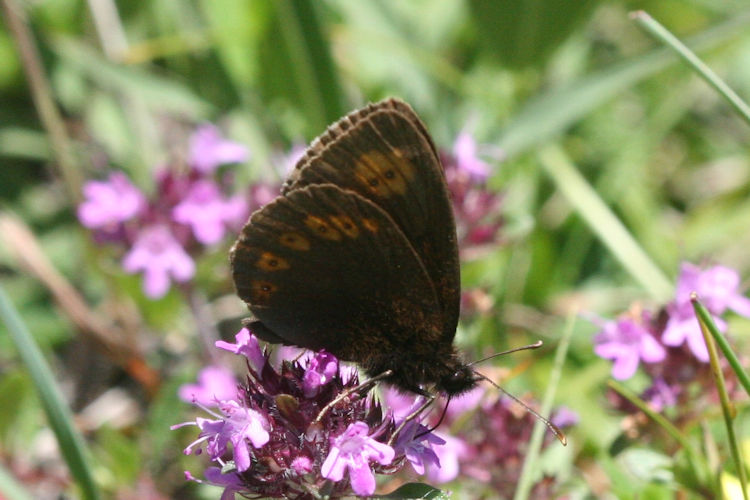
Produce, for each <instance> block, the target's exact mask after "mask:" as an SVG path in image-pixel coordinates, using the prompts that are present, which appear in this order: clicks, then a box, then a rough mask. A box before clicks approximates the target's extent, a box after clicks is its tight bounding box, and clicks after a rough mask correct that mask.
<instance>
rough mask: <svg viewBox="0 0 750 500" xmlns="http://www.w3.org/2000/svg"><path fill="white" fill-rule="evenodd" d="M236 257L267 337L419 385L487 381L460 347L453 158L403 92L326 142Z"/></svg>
mask: <svg viewBox="0 0 750 500" xmlns="http://www.w3.org/2000/svg"><path fill="white" fill-rule="evenodd" d="M230 263H231V269H232V277H233V279H234V284H235V287H236V289H237V293H238V295H239V297H240V298H241V299H242V300H243V301H244V302H245V303H247V305H248V307H249V309H250V311H251V313H252V315H253V319H252V320H250V321H249V324H248V326H249V328H250V329H251V330H252V331H253V333H254V334H255V335H256V336H257V337H258V338H260V339H262V340H265V341H268V342H271V343H282V344H288V345H295V346H299V347H303V348H307V349H312V350H319V349H325V350H327V351H329V352H330V353H332V354H334V355H335V356H336V357H338V358H339V359H341V360H344V361H353V362H356V363H357V364H359V365H360V367H362V368H363V369H364V370H365V371H366V372H367V373H368V374H369V375H370V376H377V375H379V374H384V373H386V372H389V373H390V375H388V376H387V377H385V381H386V382H389V383H391V384H392V385H394V386H396V387H397V388H399V389H401V390H404V391H411V392H414V393H417V394H423V395H427V394H428V392H426V390H425V388H426V387H433V388H434V389H435V390H436V391H437V392H440V393H443V394H446V395H448V396H453V395H456V394H460V393H463V392H465V391H468V390H469V389H471V388H473V387H475V386H476V384H477V382H478V381H479V379H480V377H479V376H478V375H477V374H476V373H475V372H474V371H473V370H472V369H471V368H470V367H469V366H468V365H467V364H465V363H464V362H463V361H462V360H461V359H460V357H459V355H458V353H457V351H456V349H455V347H454V346H453V338H454V336H455V333H456V326H457V323H458V314H459V301H460V271H459V262H458V247H457V242H456V224H455V220H454V217H453V211H452V206H451V201H450V197H449V193H448V188H447V185H446V182H445V174H444V171H443V166H442V164H441V162H440V157H439V155H438V152H437V150H436V148H435V145H434V144H433V141H432V139H431V138H430V135H429V134H428V132H427V130H426V128H425V126H424V124H423V123H422V121H421V120H420V119H419V117H418V116H417V115H416V113H415V112H414V111H413V110H412V108H411V107H410V106H409V105H408V104H406V103H405V102H403V101H401V100H398V99H395V98H390V99H386V100H384V101H381V102H378V103H375V104H370V105H368V106H366V107H364V108H362V109H359V110H356V111H353V112H351V113H350V114H348V115H347V116H345V117H343V118H341V119H340V120H339V121H338V122H336V123H334V124H333V125H331V126H330V127H328V129H327V130H326V131H325V132H324V133H323V134H322V135H321V136H319V137H318V138H317V139H315V140H314V141H313V142H312V144H311V145H310V146H309V148H308V149H307V150H306V152H305V153H304V155H303V157H302V158H301V159H300V160H299V161H298V163H297V164H296V166H295V168H294V170H293V171H292V172H291V174H290V175H289V177H288V178H287V179H286V181H285V183H284V185H283V187H282V189H281V194H280V195H279V196H278V197H277V198H276V199H275V200H273V201H272V202H270V203H269V204H267V205H265V206H264V207H262V208H261V209H259V210H258V211H256V212H255V213H253V214H252V215H251V216H250V219H249V221H248V222H247V224H246V225H245V227H244V228H243V229H242V231H241V233H240V235H239V237H238V239H237V241H236V242H235V243H234V245H233V247H232V249H231V251H230Z"/></svg>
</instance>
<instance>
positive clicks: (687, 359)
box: [594, 263, 750, 410]
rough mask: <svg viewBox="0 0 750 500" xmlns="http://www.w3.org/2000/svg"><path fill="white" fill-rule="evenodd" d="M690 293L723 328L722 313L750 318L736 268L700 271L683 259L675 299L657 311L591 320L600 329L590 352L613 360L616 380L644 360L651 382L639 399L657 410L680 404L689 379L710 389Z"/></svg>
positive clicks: (636, 311) (705, 353) (749, 302)
mask: <svg viewBox="0 0 750 500" xmlns="http://www.w3.org/2000/svg"><path fill="white" fill-rule="evenodd" d="M693 292H695V293H697V295H698V298H699V300H700V301H701V303H702V304H703V305H704V306H706V309H707V310H708V311H709V312H710V313H711V315H712V317H713V319H714V321H715V323H716V326H717V327H718V328H719V330H720V331H722V332H723V331H725V330H726V322H725V321H724V320H723V319H722V318H721V315H723V314H724V313H726V311H727V310H732V311H734V312H735V313H737V314H739V315H742V316H745V317H750V299H748V298H747V297H745V296H743V295H742V294H741V292H740V278H739V275H738V273H737V272H736V271H734V270H733V269H730V268H728V267H724V266H713V267H711V268H708V269H706V270H701V269H700V268H699V267H697V266H695V265H693V264H690V263H683V264H682V266H681V270H680V276H679V278H678V281H677V290H676V293H675V298H674V300H673V301H672V302H670V303H669V304H668V305H667V306H666V307H665V308H664V309H663V310H662V311H661V312H660V313H652V312H650V311H646V310H641V309H640V308H637V307H636V308H633V310H631V311H630V312H629V313H627V314H625V315H623V316H621V317H620V318H618V319H616V320H614V321H607V322H599V321H598V320H594V321H595V322H599V323H601V327H602V329H601V331H600V332H599V333H598V334H597V335H596V336H595V337H594V352H595V353H596V354H597V355H599V356H601V357H602V358H605V359H611V360H612V361H613V365H612V376H613V377H614V378H616V379H619V380H626V379H629V378H630V377H632V376H633V375H634V374H635V372H636V370H637V368H638V366H639V364H640V363H641V362H642V363H644V370H645V371H646V373H647V374H649V375H650V377H651V380H652V385H651V386H650V387H649V388H648V389H647V390H646V391H645V392H644V394H643V398H644V399H645V400H646V401H648V402H650V403H651V404H652V406H653V407H654V408H655V409H657V410H662V409H663V408H665V407H670V406H674V405H676V404H678V403H679V402H680V398H681V397H682V396H687V391H686V390H685V387H686V385H687V384H688V383H690V382H696V383H700V382H701V381H704V382H705V383H706V385H707V388H708V387H713V383H712V382H711V380H710V377H709V373H708V365H707V364H706V362H707V361H708V351H707V348H706V344H705V341H704V339H703V334H702V333H701V330H700V327H699V325H698V320H697V319H696V317H695V313H694V311H693V306H692V304H691V302H690V296H691V294H692V293H693Z"/></svg>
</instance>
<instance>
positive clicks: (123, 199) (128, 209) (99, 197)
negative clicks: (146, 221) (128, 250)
mask: <svg viewBox="0 0 750 500" xmlns="http://www.w3.org/2000/svg"><path fill="white" fill-rule="evenodd" d="M83 196H84V198H85V200H84V201H83V202H82V203H81V204H80V205H79V206H78V219H79V220H80V221H81V224H83V225H84V226H86V227H88V228H89V229H97V228H106V227H108V226H109V227H113V226H116V225H117V224H119V223H121V222H124V221H126V220H128V219H131V218H133V217H135V216H136V215H137V214H138V213H139V212H141V210H143V208H144V207H145V203H146V200H145V198H144V196H143V194H142V193H141V192H140V191H139V190H138V188H136V187H135V186H134V185H133V184H131V183H130V181H129V180H128V178H127V176H126V175H125V174H123V173H122V172H113V173H111V174H110V175H109V180H108V181H89V182H87V183H86V184H84V186H83Z"/></svg>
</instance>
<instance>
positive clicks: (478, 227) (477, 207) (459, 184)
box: [441, 132, 502, 252]
mask: <svg viewBox="0 0 750 500" xmlns="http://www.w3.org/2000/svg"><path fill="white" fill-rule="evenodd" d="M441 159H442V161H443V165H445V178H446V182H447V183H448V190H449V191H450V194H451V200H452V201H453V212H454V214H455V216H456V231H457V232H458V239H459V248H460V249H461V251H463V252H466V251H467V250H468V249H470V248H472V247H477V246H479V245H486V244H489V243H494V242H496V241H497V234H498V231H499V230H500V227H501V226H502V218H501V215H500V205H501V201H502V197H501V196H500V195H499V194H498V193H496V192H494V191H492V190H490V189H488V188H487V186H486V184H485V182H486V180H487V177H488V176H489V172H490V170H489V166H488V165H487V164H486V163H485V162H484V161H483V160H481V159H479V157H478V156H477V144H476V142H475V141H474V138H473V137H472V136H471V135H470V134H469V133H468V132H462V133H461V134H459V136H458V137H457V138H456V142H455V145H454V148H453V153H452V154H445V153H444V154H442V155H441Z"/></svg>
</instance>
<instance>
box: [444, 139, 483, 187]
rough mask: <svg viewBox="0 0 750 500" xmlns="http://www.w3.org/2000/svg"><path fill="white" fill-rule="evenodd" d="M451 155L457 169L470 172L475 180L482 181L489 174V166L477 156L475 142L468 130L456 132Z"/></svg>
mask: <svg viewBox="0 0 750 500" xmlns="http://www.w3.org/2000/svg"><path fill="white" fill-rule="evenodd" d="M453 156H454V157H455V159H456V166H457V167H458V169H459V170H463V171H464V172H467V173H468V174H470V175H471V176H472V177H473V178H474V180H475V181H479V182H483V181H486V180H487V178H488V177H489V176H490V166H489V165H488V164H487V162H485V161H484V160H482V159H481V158H479V156H478V154H477V142H476V140H475V139H474V137H473V136H472V135H471V134H470V133H469V132H467V131H463V132H461V133H459V134H458V136H457V137H456V142H454V143H453Z"/></svg>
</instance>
